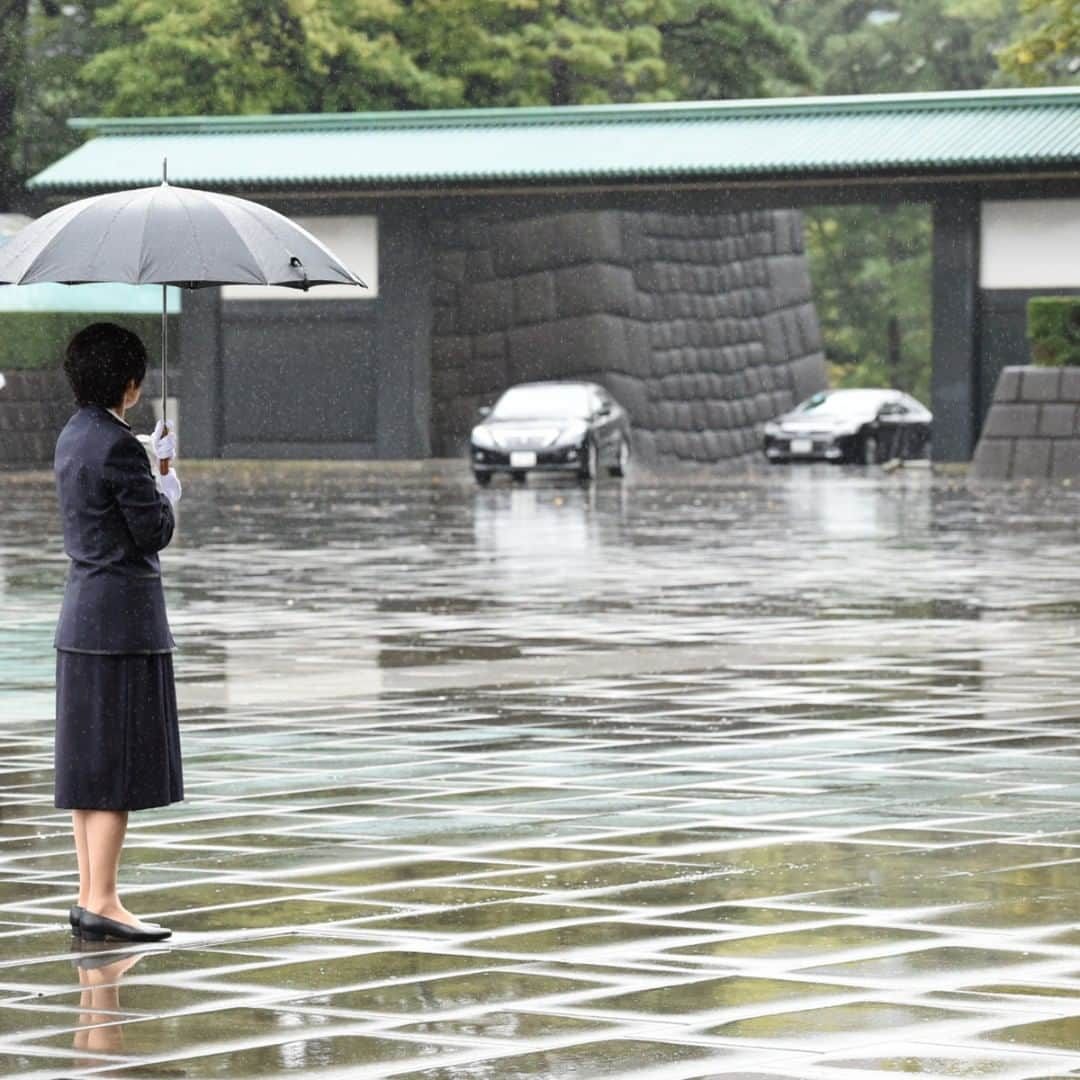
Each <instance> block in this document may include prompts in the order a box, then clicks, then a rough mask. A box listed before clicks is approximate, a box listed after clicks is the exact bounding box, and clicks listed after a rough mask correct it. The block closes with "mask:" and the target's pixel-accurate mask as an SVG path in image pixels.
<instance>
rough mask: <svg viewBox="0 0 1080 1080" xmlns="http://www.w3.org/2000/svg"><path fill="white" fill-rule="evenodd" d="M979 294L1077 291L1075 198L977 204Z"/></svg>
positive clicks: (1079, 225) (1078, 207) (1079, 240)
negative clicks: (979, 209)
mask: <svg viewBox="0 0 1080 1080" xmlns="http://www.w3.org/2000/svg"><path fill="white" fill-rule="evenodd" d="M980 262H981V265H980V269H979V280H980V284H981V285H982V287H983V288H984V289H1054V288H1067V289H1077V288H1080V199H1021V200H1016V201H1007V202H1006V201H1002V202H984V203H983V204H982V244H981V252H980Z"/></svg>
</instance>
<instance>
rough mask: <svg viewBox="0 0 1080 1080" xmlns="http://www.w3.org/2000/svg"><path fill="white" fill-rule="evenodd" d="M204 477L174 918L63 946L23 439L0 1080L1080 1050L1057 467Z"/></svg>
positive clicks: (858, 1072)
mask: <svg viewBox="0 0 1080 1080" xmlns="http://www.w3.org/2000/svg"><path fill="white" fill-rule="evenodd" d="M184 479H185V502H184V504H182V506H183V516H182V521H181V530H180V536H179V537H178V540H177V542H176V544H175V546H174V547H173V548H171V549H170V550H169V552H168V553H167V555H166V557H165V560H164V561H165V572H166V575H167V581H168V586H169V603H170V607H171V613H172V617H173V623H174V627H175V631H176V635H177V637H178V639H179V641H180V644H181V651H180V653H179V655H178V657H177V661H178V670H179V672H180V674H181V685H180V694H181V703H182V722H183V738H184V748H185V771H186V779H187V788H188V796H189V798H188V801H187V802H186V803H184V804H181V805H178V806H173V807H169V808H163V809H161V810H155V811H149V812H145V813H140V814H138V815H135V816H134V818H133V821H132V826H131V830H130V834H129V835H130V841H129V847H128V849H127V853H126V856H125V867H124V875H123V876H124V879H125V881H126V882H127V892H126V894H125V895H126V899H127V900H128V902H129V903H130V905H131V907H132V909H133V910H136V911H138V912H139V913H140V914H141V915H144V916H145V917H147V918H149V919H154V920H157V921H162V922H166V923H167V924H168V925H170V926H172V927H173V928H174V931H175V934H174V937H173V938H172V939H170V943H169V947H168V948H161V947H155V948H151V949H147V950H145V951H141V952H137V953H132V952H128V953H125V952H122V951H119V950H112V949H108V950H105V951H103V952H96V953H82V952H77V953H76V954H74V956H73V954H72V953H71V952H70V951H69V946H68V944H67V936H66V931H65V929H64V927H65V920H66V912H67V905H68V904H69V903H70V902H71V899H72V886H73V882H74V881H75V879H76V873H75V867H74V859H73V856H72V854H71V851H70V841H69V838H68V835H67V822H66V816H65V815H64V814H63V813H60V812H57V811H55V810H54V809H53V807H52V800H51V781H52V777H51V752H52V744H51V715H52V671H53V656H52V652H51V635H52V627H53V621H54V619H55V613H56V609H57V606H58V601H59V593H60V586H61V583H62V577H63V572H64V560H63V557H62V553H61V552H60V551H59V547H58V542H57V529H56V522H55V509H54V504H53V494H52V488H51V481H50V479H49V477H47V476H42V475H28V474H3V475H0V520H2V521H3V523H4V529H3V532H2V533H0V596H2V598H3V605H2V606H0V710H2V715H3V721H4V722H3V724H2V725H0V1075H12V1076H15V1075H18V1076H20V1077H30V1078H33V1080H45V1078H46V1077H48V1078H50V1080H56V1077H58V1076H64V1077H71V1078H75V1077H89V1076H91V1075H94V1076H102V1075H115V1076H124V1075H130V1076H155V1077H156V1076H172V1075H184V1076H189V1077H213V1076H230V1077H253V1078H255V1077H258V1078H260V1080H272V1078H281V1077H289V1076H308V1075H317V1076H319V1077H320V1078H323V1077H330V1078H334V1080H337V1078H339V1077H340V1078H344V1077H349V1078H355V1077H357V1076H362V1077H364V1078H367V1077H371V1078H375V1080H377V1078H380V1077H408V1078H410V1080H526V1078H530V1080H539V1078H543V1080H566V1078H568V1077H582V1078H584V1077H603V1076H609V1077H617V1078H619V1080H622V1078H624V1077H625V1078H636V1077H641V1078H645V1077H652V1078H654V1080H655V1078H660V1077H662V1078H664V1080H705V1078H708V1077H715V1076H732V1077H739V1078H740V1080H766V1078H768V1080H785V1078H787V1080H841V1078H846V1080H852V1078H854V1077H860V1076H867V1077H871V1076H885V1075H891V1074H895V1073H897V1072H901V1073H917V1074H918V1075H920V1076H926V1077H932V1078H944V1077H957V1076H993V1077H1004V1078H1008V1080H1012V1078H1015V1080H1036V1078H1042V1080H1048V1078H1051V1077H1055V1076H1068V1075H1080V1032H1078V1029H1077V1022H1078V1021H1077V1018H1078V1017H1080V1008H1078V1007H1077V1002H1080V933H1078V931H1077V922H1078V920H1080V901H1078V899H1077V898H1078V897H1080V887H1078V885H1080V718H1078V712H1077V693H1076V685H1075V668H1076V661H1075V650H1076V642H1077V640H1078V639H1080V618H1078V616H1080V601H1078V600H1077V597H1078V596H1080V559H1077V557H1076V555H1077V542H1078V538H1080V529H1078V525H1077V522H1078V521H1080V515H1078V513H1077V511H1078V510H1080V496H1078V494H1077V493H1074V492H1072V491H1071V490H1069V489H1067V488H1061V489H1056V490H1053V491H1047V490H1045V489H1042V490H1037V489H1027V488H1022V487H1018V488H1006V487H1002V488H987V489H985V490H980V489H977V488H975V487H972V486H969V485H967V484H966V483H965V482H963V481H962V480H961V479H957V478H954V477H949V476H941V475H933V474H931V473H930V472H929V471H928V470H915V469H910V470H903V471H901V472H897V473H894V474H891V475H888V474H884V473H882V472H880V471H878V470H874V471H861V470H844V469H828V468H825V469H818V468H808V469H790V470H789V469H777V470H773V471H770V472H768V473H763V474H761V475H757V476H732V477H723V476H717V475H715V474H706V473H701V474H694V475H682V476H675V477H670V476H669V477H649V476H643V475H638V476H636V477H633V478H632V479H631V480H629V481H628V482H626V483H623V484H617V483H613V482H601V483H600V484H598V485H597V486H596V487H595V488H594V489H592V490H583V489H581V488H579V487H578V486H577V485H576V484H573V483H569V484H567V483H559V482H541V483H537V484H532V483H530V484H529V485H527V486H525V487H515V486H511V485H509V484H505V485H503V484H494V485H492V486H491V487H490V488H488V489H486V490H483V491H480V490H477V489H476V488H475V487H474V486H473V485H472V482H471V479H470V478H469V476H468V474H467V473H466V472H465V470H464V469H462V468H460V467H459V466H458V465H456V464H454V465H450V464H439V463H434V464H431V465H424V466H417V465H410V464H401V465H396V464H383V465H380V466H374V465H370V466H363V465H341V464H333V465H295V466H293V465H284V466H262V465H245V464H242V463H229V464H218V465H213V466H210V465H207V466H201V465H196V466H191V465H189V466H188V467H187V471H186V474H185V478H184ZM73 959H74V961H75V963H74V966H73V964H72V960H73ZM73 972H74V976H75V977H74V978H73ZM76 980H77V981H76Z"/></svg>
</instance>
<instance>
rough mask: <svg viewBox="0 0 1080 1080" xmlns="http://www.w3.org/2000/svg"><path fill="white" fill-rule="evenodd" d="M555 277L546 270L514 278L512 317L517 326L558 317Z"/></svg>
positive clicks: (548, 320)
mask: <svg viewBox="0 0 1080 1080" xmlns="http://www.w3.org/2000/svg"><path fill="white" fill-rule="evenodd" d="M558 315H559V312H558V308H557V306H556V303H555V278H554V276H553V275H552V274H551V273H550V272H548V271H541V272H540V273H537V274H526V275H524V276H523V277H518V278H514V319H515V321H516V322H517V324H518V325H519V326H521V325H526V324H529V323H538V322H550V321H551V320H552V319H556V318H558Z"/></svg>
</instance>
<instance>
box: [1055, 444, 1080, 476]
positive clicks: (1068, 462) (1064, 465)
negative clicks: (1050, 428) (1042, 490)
mask: <svg viewBox="0 0 1080 1080" xmlns="http://www.w3.org/2000/svg"><path fill="white" fill-rule="evenodd" d="M1050 476H1051V478H1052V479H1054V480H1078V479H1080V439H1055V440H1054V443H1053V447H1052V450H1051V453H1050Z"/></svg>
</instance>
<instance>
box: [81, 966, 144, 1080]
mask: <svg viewBox="0 0 1080 1080" xmlns="http://www.w3.org/2000/svg"><path fill="white" fill-rule="evenodd" d="M143 955H144V954H143V953H127V954H116V953H112V954H110V955H109V956H103V957H93V956H85V957H79V959H78V960H76V961H75V964H76V967H77V968H78V971H79V986H80V993H79V1022H78V1026H77V1027H76V1028H75V1036H74V1038H73V1040H72V1046H73V1047H74V1049H75V1050H76V1051H80V1052H82V1053H85V1054H118V1053H120V1052H121V1051H122V1050H123V1049H124V1026H123V1024H118V1023H117V1022H116V1020H117V1013H119V1012H120V979H121V978H122V977H123V974H124V972H125V971H127V970H128V969H129V968H131V967H133V966H134V965H135V964H137V963H138V962H139V961H140V960H141V959H142V957H143ZM100 1063H101V1062H100V1059H97V1058H89V1059H84V1060H81V1061H79V1064H80V1065H88V1066H89V1065H97V1064H100Z"/></svg>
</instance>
